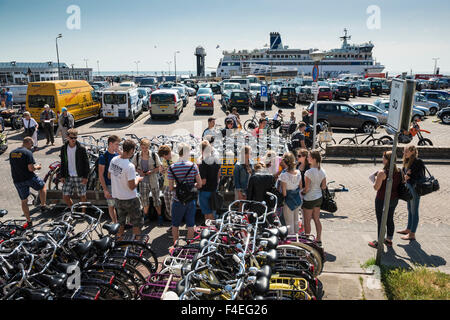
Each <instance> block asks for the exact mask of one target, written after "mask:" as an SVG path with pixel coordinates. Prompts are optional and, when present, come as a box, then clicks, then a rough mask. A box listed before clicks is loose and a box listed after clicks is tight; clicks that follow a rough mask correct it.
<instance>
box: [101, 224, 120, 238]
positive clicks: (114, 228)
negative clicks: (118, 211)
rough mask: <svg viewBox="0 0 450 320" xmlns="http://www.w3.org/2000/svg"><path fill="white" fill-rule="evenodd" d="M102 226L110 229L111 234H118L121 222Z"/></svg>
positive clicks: (107, 229)
mask: <svg viewBox="0 0 450 320" xmlns="http://www.w3.org/2000/svg"><path fill="white" fill-rule="evenodd" d="M102 228H103V229H105V230H106V231H108V233H109V234H112V235H116V234H117V232H119V228H120V224H119V223H114V224H104V225H103V227H102Z"/></svg>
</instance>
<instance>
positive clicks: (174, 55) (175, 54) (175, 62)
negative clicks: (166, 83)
mask: <svg viewBox="0 0 450 320" xmlns="http://www.w3.org/2000/svg"><path fill="white" fill-rule="evenodd" d="M177 53H180V51H175V53H174V54H173V61H174V64H175V65H174V67H175V84H177Z"/></svg>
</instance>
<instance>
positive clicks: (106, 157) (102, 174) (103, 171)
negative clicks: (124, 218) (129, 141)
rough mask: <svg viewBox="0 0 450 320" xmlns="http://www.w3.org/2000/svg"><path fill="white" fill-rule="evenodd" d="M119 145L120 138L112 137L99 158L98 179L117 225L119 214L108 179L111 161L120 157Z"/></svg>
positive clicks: (110, 214) (112, 219)
mask: <svg viewBox="0 0 450 320" xmlns="http://www.w3.org/2000/svg"><path fill="white" fill-rule="evenodd" d="M119 144H120V138H119V137H118V136H116V135H112V136H110V137H109V138H108V149H107V150H106V152H105V153H103V154H102V155H101V156H100V157H99V158H98V177H99V180H100V184H101V185H102V189H103V194H104V195H105V199H106V203H107V204H108V212H109V216H110V217H111V221H112V222H113V223H117V214H116V210H115V208H114V204H115V202H114V198H113V197H112V195H111V193H112V190H111V180H110V179H109V178H108V169H109V164H110V163H111V160H112V159H113V158H115V157H117V156H118V155H119Z"/></svg>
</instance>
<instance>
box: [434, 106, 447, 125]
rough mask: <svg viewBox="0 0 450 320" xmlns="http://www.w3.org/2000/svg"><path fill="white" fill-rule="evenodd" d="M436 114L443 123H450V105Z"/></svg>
mask: <svg viewBox="0 0 450 320" xmlns="http://www.w3.org/2000/svg"><path fill="white" fill-rule="evenodd" d="M436 115H437V117H438V118H439V119H441V121H442V122H443V123H445V124H450V107H447V108H443V109H441V110H439V111H438V113H437V114H436Z"/></svg>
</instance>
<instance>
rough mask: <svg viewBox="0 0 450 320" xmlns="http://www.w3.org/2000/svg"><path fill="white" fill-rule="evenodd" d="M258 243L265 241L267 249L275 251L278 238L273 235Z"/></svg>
mask: <svg viewBox="0 0 450 320" xmlns="http://www.w3.org/2000/svg"><path fill="white" fill-rule="evenodd" d="M259 241H267V247H266V248H267V249H275V248H276V247H277V246H278V238H277V237H276V236H274V235H273V236H271V237H268V238H261V239H260V240H259Z"/></svg>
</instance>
